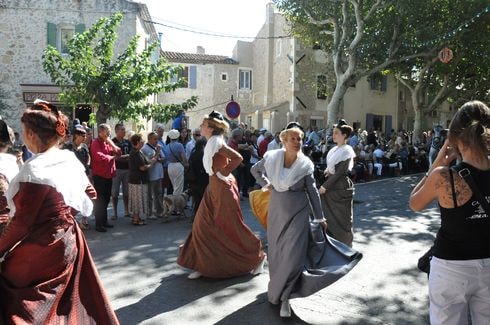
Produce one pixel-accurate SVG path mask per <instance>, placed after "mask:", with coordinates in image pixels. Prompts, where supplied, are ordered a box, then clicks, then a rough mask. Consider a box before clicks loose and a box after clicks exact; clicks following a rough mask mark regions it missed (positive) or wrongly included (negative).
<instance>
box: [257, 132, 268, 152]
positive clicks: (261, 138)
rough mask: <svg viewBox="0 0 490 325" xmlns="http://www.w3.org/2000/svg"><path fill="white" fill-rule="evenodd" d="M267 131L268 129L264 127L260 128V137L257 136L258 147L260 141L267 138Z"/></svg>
mask: <svg viewBox="0 0 490 325" xmlns="http://www.w3.org/2000/svg"><path fill="white" fill-rule="evenodd" d="M266 131H267V130H266V129H264V128H262V129H260V130H259V133H260V135H259V137H258V138H257V148H258V147H259V146H260V143H261V142H262V140H264V139H265V132H266Z"/></svg>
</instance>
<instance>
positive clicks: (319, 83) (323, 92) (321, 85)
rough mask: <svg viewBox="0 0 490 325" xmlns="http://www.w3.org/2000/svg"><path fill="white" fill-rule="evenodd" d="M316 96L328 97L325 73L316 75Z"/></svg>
mask: <svg viewBox="0 0 490 325" xmlns="http://www.w3.org/2000/svg"><path fill="white" fill-rule="evenodd" d="M316 98H318V99H327V76H325V75H319V76H317V77H316Z"/></svg>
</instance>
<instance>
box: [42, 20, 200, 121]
mask: <svg viewBox="0 0 490 325" xmlns="http://www.w3.org/2000/svg"><path fill="white" fill-rule="evenodd" d="M122 19H123V15H122V14H121V13H116V14H113V15H112V16H111V17H109V18H102V19H100V20H99V21H98V22H97V23H95V24H94V25H93V26H92V27H91V28H90V29H88V30H87V31H85V32H83V33H80V34H76V35H75V36H74V37H73V39H71V40H70V41H69V42H68V44H67V48H68V55H66V56H63V55H61V54H60V53H59V52H58V51H57V50H56V49H55V48H54V47H52V46H48V47H47V48H46V50H45V51H44V55H43V68H44V70H45V71H46V73H48V74H49V75H50V77H51V79H52V81H53V82H54V83H55V84H57V85H59V86H60V87H62V90H63V91H62V93H61V94H60V101H62V102H64V103H67V104H69V105H71V106H74V105H76V104H80V103H83V104H90V105H92V106H95V107H97V114H96V118H97V122H98V123H101V122H105V121H106V119H108V118H116V119H118V120H120V121H127V120H130V119H138V118H139V117H143V118H146V119H151V118H155V119H157V120H166V119H167V120H168V119H170V118H172V117H173V116H174V115H175V114H176V112H177V111H178V109H188V108H191V107H194V106H195V105H196V104H197V98H192V99H190V100H188V101H186V102H185V103H184V104H186V105H184V106H182V104H180V105H178V104H175V105H167V106H165V107H166V108H165V109H163V108H162V107H161V106H162V105H160V104H154V103H148V102H147V98H148V96H150V95H153V94H158V93H160V92H171V91H174V90H175V89H177V88H178V87H179V86H180V84H181V83H182V81H178V82H173V81H172V77H174V76H176V75H177V74H178V72H179V71H180V70H181V69H182V67H180V66H175V65H171V64H169V63H168V62H167V61H166V60H165V59H164V58H159V59H158V60H157V61H156V62H152V57H153V54H154V52H155V51H157V48H158V43H157V42H155V43H152V44H151V45H150V46H148V47H147V48H146V49H145V50H143V51H142V52H140V53H138V52H137V45H138V36H135V37H134V38H133V39H131V41H130V42H129V45H128V47H127V48H126V50H125V51H124V52H123V53H122V54H121V55H119V56H118V57H117V58H114V44H115V41H116V39H117V28H118V27H119V25H120V23H121V20H122Z"/></svg>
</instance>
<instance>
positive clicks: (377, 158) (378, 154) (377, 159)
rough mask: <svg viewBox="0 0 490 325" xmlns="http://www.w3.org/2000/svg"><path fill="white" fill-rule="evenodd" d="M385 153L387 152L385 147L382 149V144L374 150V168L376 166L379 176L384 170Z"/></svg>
mask: <svg viewBox="0 0 490 325" xmlns="http://www.w3.org/2000/svg"><path fill="white" fill-rule="evenodd" d="M384 155H385V152H384V151H383V149H381V146H378V147H377V148H376V149H375V150H374V151H373V158H374V168H376V174H377V175H378V176H381V172H382V171H383V157H384Z"/></svg>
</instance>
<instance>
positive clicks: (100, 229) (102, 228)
mask: <svg viewBox="0 0 490 325" xmlns="http://www.w3.org/2000/svg"><path fill="white" fill-rule="evenodd" d="M95 231H98V232H107V229H105V228H104V227H97V228H95Z"/></svg>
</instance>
